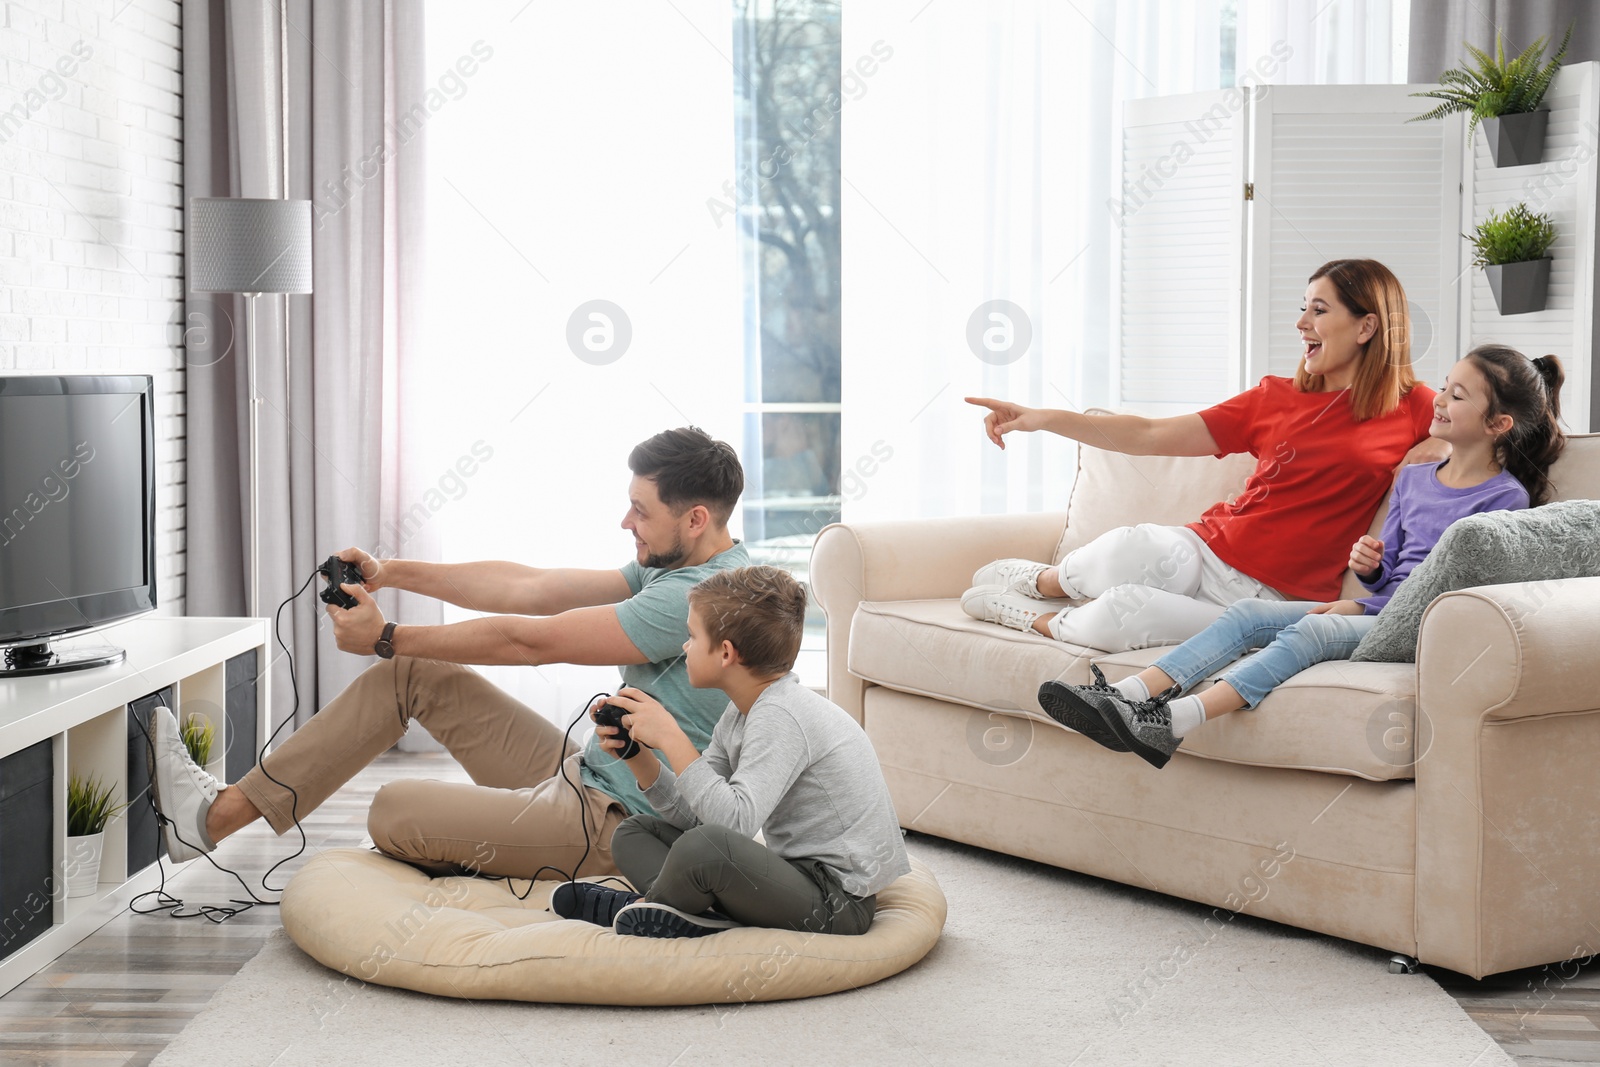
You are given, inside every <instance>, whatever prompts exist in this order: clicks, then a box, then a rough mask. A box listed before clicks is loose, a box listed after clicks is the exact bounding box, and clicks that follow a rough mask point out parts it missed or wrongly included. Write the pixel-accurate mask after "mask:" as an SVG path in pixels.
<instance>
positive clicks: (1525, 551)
mask: <svg viewBox="0 0 1600 1067" xmlns="http://www.w3.org/2000/svg"><path fill="white" fill-rule="evenodd" d="M1597 575H1600V500H1561V501H1557V502H1556V503H1554V504H1546V505H1544V506H1543V507H1538V508H1529V509H1527V510H1526V511H1490V512H1486V513H1484V514H1481V515H1468V516H1467V517H1466V518H1464V519H1458V520H1456V521H1455V522H1454V523H1452V524H1451V525H1450V528H1449V529H1447V530H1446V531H1445V532H1444V536H1443V537H1441V538H1439V543H1438V544H1437V545H1435V546H1434V548H1433V551H1432V552H1430V553H1429V554H1428V558H1427V559H1425V560H1423V561H1422V563H1421V564H1420V565H1418V567H1417V569H1416V570H1414V571H1412V572H1411V574H1410V575H1409V576H1407V578H1406V580H1405V581H1404V582H1401V583H1400V588H1399V590H1398V591H1396V593H1395V594H1394V596H1393V597H1392V598H1391V599H1390V600H1389V603H1387V604H1385V605H1384V608H1383V610H1382V611H1381V612H1379V613H1378V621H1377V622H1376V623H1374V624H1373V627H1372V629H1371V630H1369V631H1367V635H1366V636H1365V637H1363V638H1362V639H1361V643H1360V644H1359V645H1357V646H1356V650H1355V652H1354V653H1353V654H1351V656H1350V658H1351V659H1353V660H1380V661H1383V662H1387V663H1409V662H1413V661H1415V660H1416V658H1417V632H1418V630H1420V629H1421V627H1422V613H1423V612H1424V611H1425V610H1427V607H1428V605H1429V604H1431V603H1433V598H1434V597H1436V596H1438V595H1439V594H1440V593H1448V592H1449V591H1450V590H1452V589H1470V588H1471V587H1473V586H1477V585H1501V584H1504V583H1506V582H1542V581H1549V580H1550V579H1554V578H1590V577H1594V576H1597Z"/></svg>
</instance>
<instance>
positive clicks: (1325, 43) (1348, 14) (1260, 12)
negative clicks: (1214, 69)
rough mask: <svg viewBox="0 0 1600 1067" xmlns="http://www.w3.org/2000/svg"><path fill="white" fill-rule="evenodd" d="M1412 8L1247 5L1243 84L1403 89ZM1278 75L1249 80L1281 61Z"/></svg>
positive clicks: (1335, 1) (1362, 2)
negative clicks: (1268, 63)
mask: <svg viewBox="0 0 1600 1067" xmlns="http://www.w3.org/2000/svg"><path fill="white" fill-rule="evenodd" d="M1410 34H1411V0H1239V8H1238V45H1237V48H1236V50H1235V54H1236V55H1237V57H1238V64H1237V69H1238V72H1239V80H1240V83H1243V82H1244V81H1247V80H1254V81H1256V82H1258V83H1266V84H1278V85H1362V84H1368V85H1374V84H1397V83H1403V82H1405V81H1406V80H1407V79H1406V67H1407V55H1408V51H1409V41H1410ZM1285 52H1287V58H1286V59H1284V60H1283V61H1281V62H1280V63H1279V64H1277V70H1276V72H1275V73H1274V74H1272V75H1271V76H1267V77H1262V76H1260V73H1259V72H1260V68H1259V67H1258V68H1257V73H1256V74H1255V75H1254V76H1251V77H1247V76H1246V72H1247V71H1250V70H1251V68H1252V66H1256V65H1257V64H1260V63H1261V62H1262V61H1263V59H1264V57H1270V56H1273V55H1275V54H1277V55H1283V54H1284V53H1285Z"/></svg>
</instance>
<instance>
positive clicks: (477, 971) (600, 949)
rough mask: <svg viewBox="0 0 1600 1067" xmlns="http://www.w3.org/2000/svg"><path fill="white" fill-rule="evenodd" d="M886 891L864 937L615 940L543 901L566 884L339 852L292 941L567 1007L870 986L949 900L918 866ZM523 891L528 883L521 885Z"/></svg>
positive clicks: (349, 961)
mask: <svg viewBox="0 0 1600 1067" xmlns="http://www.w3.org/2000/svg"><path fill="white" fill-rule="evenodd" d="M911 866H912V870H911V873H910V874H908V875H906V876H905V877H904V878H901V879H900V880H899V881H897V882H895V883H894V884H893V885H891V886H890V887H889V888H888V889H885V890H884V891H883V892H882V893H880V894H878V913H877V918H876V919H874V920H873V923H872V928H871V929H870V930H868V931H867V932H866V933H865V934H861V935H858V936H854V937H850V936H844V935H836V934H804V933H796V932H793V931H787V930H765V929H755V928H742V929H736V930H728V931H724V932H722V933H719V934H713V935H711V936H709V937H701V938H662V939H657V938H646V937H618V936H617V935H616V934H614V933H612V932H611V931H610V930H609V929H606V928H604V927H600V926H595V925H592V924H590V923H585V922H578V921H576V920H563V919H558V918H556V917H555V916H554V915H552V914H551V913H550V912H549V911H547V910H546V907H547V904H548V901H549V897H550V892H551V891H552V890H553V889H554V888H555V887H556V886H557V885H559V884H560V883H559V882H554V881H549V882H538V883H535V884H534V886H533V889H532V891H531V892H529V893H528V895H527V899H526V900H518V899H517V896H516V895H515V894H514V893H513V892H512V891H511V890H510V889H509V888H507V885H506V883H505V882H499V881H490V880H488V879H482V878H429V877H427V876H426V875H424V874H422V873H421V872H420V871H418V870H416V869H415V868H413V867H409V866H407V865H406V864H403V863H400V862H397V861H395V860H391V859H388V858H386V857H384V856H381V855H379V854H378V853H376V852H371V851H366V850H360V849H336V850H332V851H328V852H324V853H322V854H321V855H319V856H317V857H315V858H314V859H312V860H311V861H310V862H308V863H307V864H306V865H305V866H304V867H303V868H301V870H300V872H299V873H298V874H296V875H295V876H294V879H293V880H292V881H290V883H289V886H288V888H287V889H285V890H284V892H283V904H282V908H281V911H282V913H283V926H284V929H285V930H286V931H288V934H289V936H290V937H291V938H293V939H294V942H295V944H297V945H299V946H300V948H301V949H303V950H304V951H305V952H306V953H307V954H308V955H310V956H311V957H312V958H313V959H315V960H317V961H318V962H319V963H322V964H323V965H324V966H327V967H331V968H333V969H334V970H336V971H341V972H343V973H345V974H349V975H352V976H354V977H356V978H360V979H362V980H363V981H368V982H375V983H377V984H379V985H388V986H396V987H398V988H401V989H414V990H417V991H419V992H423V993H433V994H436V995H438V996H445V997H461V998H464V999H468V1000H527V1001H540V1002H547V1003H560V1004H636V1005H646V1004H648V1005H661V1004H719V1003H739V1002H745V1001H752V1000H790V999H794V998H797V997H812V996H818V995H821V994H824V993H837V992H839V991H841V990H845V989H854V988H856V987H857V986H863V985H869V984H871V983H873V982H876V981H879V980H881V979H883V978H887V977H889V976H890V975H892V974H898V973H899V972H901V971H903V970H905V969H906V968H907V967H910V966H911V965H912V964H914V963H916V962H917V961H918V960H920V959H922V957H923V956H925V955H926V954H927V953H928V950H929V949H931V948H933V945H934V943H935V942H936V941H938V940H939V934H940V931H942V930H943V929H944V920H945V898H944V893H943V892H942V891H941V890H940V888H939V883H938V882H937V881H936V880H935V879H934V877H933V874H932V873H931V872H930V871H929V870H928V869H927V867H925V866H923V865H922V864H921V863H919V862H917V861H916V860H915V859H913V860H912V863H911ZM516 884H517V886H518V887H519V891H522V890H526V889H527V888H528V883H527V882H518V883H516Z"/></svg>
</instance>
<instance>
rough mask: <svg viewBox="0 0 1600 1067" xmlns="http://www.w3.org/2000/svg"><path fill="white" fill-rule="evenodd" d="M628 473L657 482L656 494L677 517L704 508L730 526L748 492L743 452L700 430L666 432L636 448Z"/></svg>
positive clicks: (720, 522) (691, 428)
mask: <svg viewBox="0 0 1600 1067" xmlns="http://www.w3.org/2000/svg"><path fill="white" fill-rule="evenodd" d="M628 469H629V470H631V471H633V473H635V474H637V475H638V476H639V477H641V478H649V479H650V480H651V481H653V482H655V483H656V494H657V495H658V496H660V497H661V502H662V503H663V504H665V505H666V506H667V507H669V508H671V509H672V513H673V514H674V515H682V514H683V512H684V511H685V510H686V509H688V508H691V507H693V506H694V505H696V504H704V505H705V507H706V510H707V511H709V512H711V517H712V518H713V519H715V520H716V521H717V522H718V523H719V524H721V525H723V526H726V525H727V524H728V517H729V516H731V515H732V514H733V508H734V505H735V504H737V503H738V502H739V495H740V494H741V493H743V492H744V466H743V465H742V464H740V462H739V453H737V452H735V451H734V450H733V446H732V445H730V444H728V443H727V442H726V441H718V440H717V439H716V438H714V437H712V436H711V435H710V434H708V433H706V432H705V431H704V430H702V429H701V428H700V427H698V426H680V427H679V428H677V429H676V430H663V431H661V432H660V433H658V434H656V435H655V436H654V437H652V438H650V439H649V440H648V441H643V442H640V443H639V444H637V445H635V446H634V449H633V451H632V452H630V453H628Z"/></svg>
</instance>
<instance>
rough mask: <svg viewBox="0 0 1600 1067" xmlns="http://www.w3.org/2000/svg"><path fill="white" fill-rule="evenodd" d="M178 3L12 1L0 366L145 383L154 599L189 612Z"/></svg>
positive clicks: (1, 44) (3, 95) (1, 62)
mask: <svg viewBox="0 0 1600 1067" xmlns="http://www.w3.org/2000/svg"><path fill="white" fill-rule="evenodd" d="M179 26H180V9H179V5H178V4H177V3H176V2H174V0H26V2H20V3H19V2H17V0H6V2H5V24H4V28H3V29H0V67H3V69H4V72H5V78H4V85H3V87H0V371H11V370H16V371H23V372H28V373H39V372H58V373H64V374H73V373H103V374H150V375H154V377H155V383H156V398H155V412H156V434H157V437H158V439H159V445H158V447H157V452H156V485H157V490H156V493H157V497H156V505H157V509H158V511H157V517H156V526H157V538H158V540H157V545H156V548H157V558H156V566H157V582H158V584H157V599H158V601H159V603H160V614H163V615H181V614H183V597H184V571H185V566H184V559H185V553H184V497H185V489H186V487H185V464H184V437H185V435H184V410H185V407H184V361H183V349H182V348H181V347H179V344H180V342H181V339H182V338H181V335H182V329H181V324H182V322H183V255H182V254H183V212H182V204H183V173H182V158H183V157H182V152H183V142H182V115H183V108H182V96H181V84H180V77H181V71H182V63H181V57H180V55H179V40H180V35H179Z"/></svg>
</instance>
